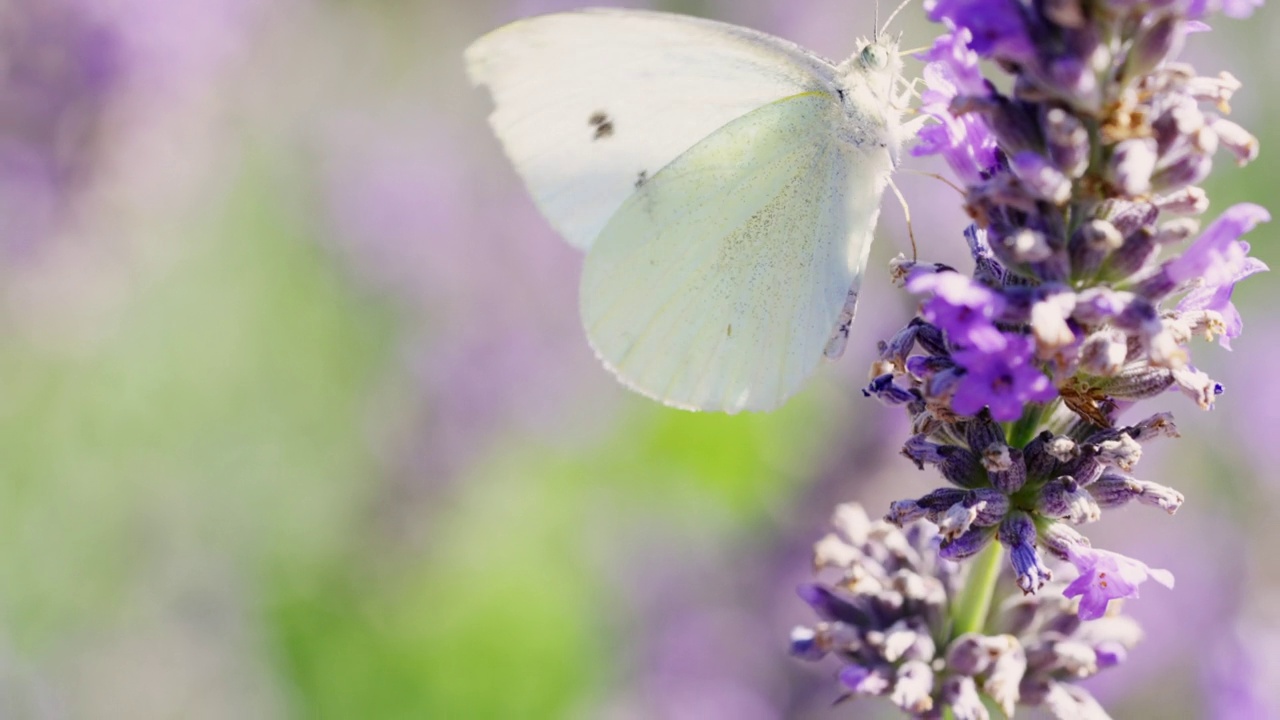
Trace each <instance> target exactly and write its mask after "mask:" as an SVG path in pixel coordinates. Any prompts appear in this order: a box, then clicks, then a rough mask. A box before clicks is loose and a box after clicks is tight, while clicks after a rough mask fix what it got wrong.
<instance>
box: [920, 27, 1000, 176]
mask: <svg viewBox="0 0 1280 720" xmlns="http://www.w3.org/2000/svg"><path fill="white" fill-rule="evenodd" d="M971 37H972V35H971V34H970V33H969V31H968V30H963V29H961V30H955V31H954V32H950V33H947V34H945V35H943V36H942V37H940V38H938V39H937V40H936V41H934V44H933V47H932V48H930V49H929V51H928V52H926V53H923V54H921V55H920V56H919V58H920V59H921V60H925V61H927V62H928V63H929V64H928V65H927V66H925V69H924V81H925V86H926V90H925V91H924V93H923V94H922V95H921V96H920V110H921V112H924V113H925V114H927V115H929V116H931V117H933V118H935V119H936V120H938V123H937V124H934V125H928V126H926V127H924V128H922V129H921V130H920V132H919V133H918V135H917V137H918V138H919V144H917V145H916V146H915V147H913V148H912V149H911V154H912V155H915V156H917V157H920V156H925V155H941V156H942V157H943V159H944V160H946V161H947V165H949V166H950V167H951V170H952V171H953V172H954V173H955V174H956V175H957V176H958V177H959V178H960V179H961V180H963V181H964V182H966V183H969V184H976V183H978V182H980V181H981V180H982V175H983V173H984V172H985V171H987V170H988V169H990V168H991V167H993V166H994V165H995V164H996V139H995V136H994V135H993V134H992V133H991V129H990V128H989V127H988V126H987V123H986V121H985V120H984V119H983V118H982V116H981V115H979V114H978V113H965V114H963V115H955V114H953V113H952V112H951V102H952V101H953V100H955V99H956V98H957V97H960V96H964V95H977V96H986V95H988V94H989V93H990V91H989V90H988V87H987V84H986V80H984V79H983V78H982V75H981V74H980V72H979V71H978V55H977V53H975V52H973V51H972V50H970V49H969V46H968V41H969V39H970V38H971Z"/></svg>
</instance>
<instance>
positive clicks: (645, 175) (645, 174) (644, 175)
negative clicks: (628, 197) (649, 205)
mask: <svg viewBox="0 0 1280 720" xmlns="http://www.w3.org/2000/svg"><path fill="white" fill-rule="evenodd" d="M648 179H649V171H648V170H641V171H640V174H639V175H636V189H639V188H640V186H641V185H643V184H645V181H647V180H648Z"/></svg>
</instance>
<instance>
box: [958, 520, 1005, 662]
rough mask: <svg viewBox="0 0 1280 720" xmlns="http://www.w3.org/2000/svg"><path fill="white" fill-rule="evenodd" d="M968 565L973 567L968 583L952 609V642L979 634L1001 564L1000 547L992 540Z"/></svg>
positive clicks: (987, 611)
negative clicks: (961, 637)
mask: <svg viewBox="0 0 1280 720" xmlns="http://www.w3.org/2000/svg"><path fill="white" fill-rule="evenodd" d="M970 562H972V563H973V564H972V567H970V568H969V579H968V580H967V581H966V582H965V585H964V590H962V591H961V592H960V597H959V599H958V600H957V601H956V604H955V605H954V606H953V608H952V615H951V617H952V619H953V620H954V624H953V625H952V632H951V636H952V637H953V638H954V637H959V636H961V635H963V634H965V633H969V632H982V628H983V626H984V625H986V622H987V614H988V613H989V612H990V611H991V600H992V598H993V596H994V595H995V592H996V581H997V580H999V578H1000V568H1001V567H1002V566H1003V564H1004V547H1002V546H1001V545H1000V543H999V542H997V541H995V540H992V541H991V542H989V543H987V547H986V549H984V550H983V551H982V552H980V553H978V555H977V557H975V558H973V560H971V561H970Z"/></svg>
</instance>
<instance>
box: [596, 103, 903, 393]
mask: <svg viewBox="0 0 1280 720" xmlns="http://www.w3.org/2000/svg"><path fill="white" fill-rule="evenodd" d="M842 112H843V111H842V109H841V107H840V104H839V102H838V101H837V100H836V98H835V97H834V96H832V95H829V94H827V93H823V92H808V93H803V94H798V95H795V96H792V97H788V98H785V99H782V100H779V101H775V102H773V103H770V104H768V105H766V106H764V107H761V108H759V109H757V110H755V111H752V112H751V113H748V114H747V115H744V116H742V117H740V118H739V119H737V120H735V121H733V122H731V123H729V124H728V125H726V126H725V127H724V128H722V129H720V130H719V131H717V132H716V133H714V134H713V135H711V136H710V137H708V138H706V139H704V140H703V141H701V142H699V143H698V144H697V145H695V146H694V147H693V148H691V149H690V150H689V151H687V152H686V153H684V154H682V155H681V156H679V157H678V158H677V159H676V160H674V161H673V162H671V163H670V164H669V165H667V166H666V167H665V168H664V169H663V170H662V171H661V172H659V173H658V174H657V175H655V176H654V177H653V178H652V179H650V180H649V181H648V182H646V183H644V184H643V185H642V186H641V187H640V188H639V189H638V190H637V191H636V192H635V193H634V194H633V195H632V196H631V197H629V198H628V199H627V200H626V201H625V202H624V203H623V205H622V207H621V208H620V209H619V210H618V212H617V213H616V214H615V215H614V216H613V217H612V219H610V220H609V222H608V224H607V225H606V226H605V228H604V230H603V231H602V232H601V233H600V236H599V237H598V238H597V239H596V241H595V243H594V244H593V245H592V247H591V249H590V251H589V252H588V253H587V259H586V265H585V267H584V270H583V277H582V292H581V311H582V318H583V323H584V325H585V326H586V329H587V335H588V337H589V338H590V341H591V345H592V347H593V348H594V349H595V351H596V353H597V354H598V355H599V356H600V358H601V360H603V361H604V363H605V364H606V365H607V366H608V367H609V368H610V369H611V370H613V372H614V373H616V374H617V375H618V377H619V379H621V380H622V382H623V383H625V384H626V385H628V386H630V387H631V388H633V389H635V390H637V391H639V392H641V393H643V394H645V395H648V396H650V397H653V398H655V399H658V400H661V401H662V402H664V403H666V404H668V405H673V406H676V407H681V408H685V409H692V410H720V411H725V412H737V411H739V410H770V409H773V408H775V407H777V406H778V405H780V404H781V403H782V401H783V400H785V399H786V398H787V397H789V396H790V395H792V394H793V393H795V392H796V390H797V389H798V388H799V387H800V385H801V383H802V382H803V380H804V379H805V378H806V377H807V376H808V375H809V374H810V373H811V372H813V370H814V368H815V367H816V366H817V364H818V363H819V361H820V360H821V358H822V356H823V350H824V348H825V347H826V345H827V343H828V341H829V340H830V339H831V336H832V333H833V331H835V330H836V329H837V326H838V325H839V322H840V320H841V310H842V309H843V308H844V307H845V305H846V298H847V296H848V293H849V292H850V288H853V290H854V292H856V290H857V280H858V279H859V278H860V277H861V273H862V268H863V267H864V266H865V264H866V258H867V251H868V249H869V247H870V241H871V230H872V228H873V227H874V224H875V217H876V214H877V212H878V207H879V200H880V196H881V194H882V192H883V190H884V187H885V182H886V180H887V177H888V174H889V171H890V169H891V167H890V163H891V161H890V160H889V156H888V153H887V152H885V151H883V150H880V151H869V150H864V149H860V148H857V147H855V146H852V145H850V144H849V143H847V142H845V141H843V140H841V139H840V137H839V133H838V132H837V129H838V128H839V127H840V123H841V122H842ZM855 171H856V172H857V173H859V182H858V183H854V184H853V185H852V186H851V184H850V182H849V180H850V177H849V176H850V173H852V172H855Z"/></svg>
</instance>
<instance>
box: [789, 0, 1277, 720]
mask: <svg viewBox="0 0 1280 720" xmlns="http://www.w3.org/2000/svg"><path fill="white" fill-rule="evenodd" d="M1256 4H1257V3H1255V2H1253V0H1194V1H1191V2H1169V1H1167V0H1161V1H1160V2H1155V1H1148V0H1123V1H1121V2H1114V3H1103V4H1099V3H1080V2H1071V1H1067V2H1029V1H1027V0H926V3H925V9H926V11H927V13H928V15H929V17H930V18H931V19H933V20H934V21H938V22H942V23H944V24H945V27H944V30H943V34H942V36H941V37H939V38H938V39H937V41H936V42H935V43H934V44H933V46H932V47H931V48H930V50H929V51H928V52H926V53H925V54H924V55H923V56H922V58H923V59H925V60H926V61H928V63H929V64H928V66H927V67H926V69H925V83H926V86H927V90H926V91H925V93H924V94H923V96H922V102H923V105H922V108H921V110H922V112H923V113H924V114H925V115H926V116H927V117H930V118H933V119H934V120H935V121H936V122H935V123H934V124H933V125H930V126H927V127H925V129H924V130H923V131H922V132H921V134H920V142H919V144H918V145H916V147H915V148H913V151H912V152H913V153H914V154H916V155H940V156H941V157H942V158H943V159H944V160H945V161H946V162H947V164H948V165H949V166H950V168H951V171H952V173H954V175H955V177H956V179H957V180H958V182H959V183H960V184H962V185H963V191H964V200H963V209H964V210H965V212H966V213H967V214H968V216H969V217H970V218H971V219H972V220H973V224H972V225H970V226H969V227H968V228H967V229H965V230H964V232H963V234H964V237H965V239H966V243H967V246H968V249H969V251H970V254H971V255H972V257H973V261H974V262H973V267H974V269H973V272H972V273H961V272H957V271H955V270H952V269H951V268H949V267H947V266H944V265H940V264H937V263H929V262H925V261H914V262H911V263H906V262H898V263H897V264H896V265H894V266H893V267H892V270H893V271H894V272H895V273H896V274H895V276H894V277H895V279H896V280H902V279H904V278H905V282H904V283H902V284H903V286H905V289H906V290H907V291H908V292H911V293H914V294H917V295H920V296H922V300H921V303H920V306H919V311H918V313H917V316H916V317H915V318H913V319H912V320H911V322H910V323H909V324H908V325H907V326H906V327H905V328H903V329H902V330H900V331H898V332H897V333H894V334H893V335H892V337H891V339H890V340H888V341H885V342H882V343H880V355H879V359H878V360H877V361H876V363H875V365H874V366H873V372H872V373H871V376H872V377H873V378H874V379H873V380H872V381H871V383H870V385H869V386H868V388H867V389H866V391H865V392H866V394H867V395H870V396H874V397H876V398H878V399H880V400H881V401H882V402H884V403H885V404H886V405H889V406H892V407H895V408H900V409H901V410H905V411H906V412H907V414H908V415H909V418H910V427H911V431H910V437H909V439H907V441H906V443H905V444H904V446H903V455H905V456H906V457H907V458H909V459H910V460H911V461H912V462H913V463H915V464H916V466H917V467H919V468H921V469H925V468H926V467H928V469H929V470H931V471H932V472H935V473H937V476H938V477H939V479H940V481H941V482H939V483H937V485H939V486H940V487H937V488H936V489H934V490H932V491H928V492H922V493H917V494H915V495H914V497H908V498H904V499H899V500H896V501H894V502H892V503H891V504H890V505H889V511H888V513H887V514H886V515H885V519H884V521H883V522H882V523H881V524H879V525H878V529H877V530H876V531H873V532H869V533H862V534H861V535H860V537H859V538H858V539H857V540H856V541H853V540H851V541H849V542H846V543H843V544H841V543H839V542H836V541H832V540H831V539H829V538H828V539H825V540H823V541H822V542H820V543H819V546H818V548H817V549H816V550H815V552H817V553H818V554H819V555H820V556H821V558H822V561H821V562H819V563H817V564H816V566H817V567H819V568H820V570H821V571H822V572H826V573H832V572H833V571H834V572H835V573H836V574H837V576H836V577H834V578H832V579H829V580H827V581H825V583H824V582H819V583H817V584H814V585H809V586H806V588H805V590H804V591H803V593H802V594H803V596H804V597H805V599H806V600H808V601H809V603H810V605H811V606H812V608H813V610H814V611H815V612H816V613H817V615H818V617H819V618H820V622H818V624H817V625H815V626H814V627H812V628H804V629H801V630H798V631H797V632H796V633H795V634H794V635H793V641H794V645H793V652H795V653H796V654H797V655H798V656H801V657H804V658H807V659H808V658H813V657H815V656H816V655H819V654H823V655H825V656H826V657H830V656H832V655H834V656H835V657H837V658H838V659H839V660H840V661H841V662H842V664H843V669H841V670H840V678H841V680H842V681H843V684H844V687H845V688H846V689H848V690H849V691H851V692H853V693H854V694H861V695H877V696H882V697H884V698H885V699H886V700H887V701H889V702H893V703H894V704H896V705H897V706H898V707H899V708H900V709H902V710H904V711H905V712H907V713H908V714H910V715H912V716H914V717H958V718H985V717H988V714H989V713H988V710H989V707H990V705H989V704H984V703H988V701H995V703H996V704H997V705H998V706H999V707H1000V709H1001V710H1002V711H1003V713H1004V715H1005V716H1008V717H1012V716H1013V714H1014V708H1015V706H1016V705H1032V706H1040V707H1042V708H1044V709H1045V710H1046V711H1048V712H1049V713H1050V714H1051V715H1053V716H1055V717H1057V718H1064V719H1065V718H1082V717H1091V718H1105V717H1106V713H1105V711H1104V710H1103V709H1102V708H1101V706H1100V705H1099V704H1098V702H1097V701H1096V700H1095V699H1094V698H1093V697H1092V696H1091V695H1090V694H1089V693H1088V692H1087V691H1085V690H1083V689H1082V688H1080V686H1079V685H1077V684H1075V682H1076V680H1078V679H1080V678H1081V677H1084V676H1087V675H1090V674H1093V673H1095V672H1097V671H1098V670H1100V669H1102V668H1104V667H1108V666H1111V665H1114V664H1116V663H1119V662H1121V661H1122V660H1123V659H1124V658H1125V656H1126V654H1127V650H1128V648H1130V647H1131V646H1132V645H1133V643H1134V642H1136V639H1137V636H1138V635H1139V630H1138V628H1137V626H1136V624H1134V623H1133V622H1132V621H1131V620H1129V619H1127V618H1124V617H1123V616H1121V615H1120V614H1119V613H1118V610H1117V607H1116V606H1113V605H1111V601H1112V600H1118V599H1129V598H1136V597H1138V592H1139V590H1140V588H1141V586H1142V585H1143V584H1144V583H1145V582H1147V581H1148V580H1154V581H1155V582H1157V583H1159V584H1161V585H1165V586H1167V587H1169V588H1172V587H1173V575H1172V574H1170V573H1169V572H1168V571H1167V570H1162V569H1158V568H1152V567H1149V566H1147V565H1146V564H1145V563H1143V562H1141V561H1140V560H1135V559H1133V558H1129V557H1126V556H1124V555H1122V554H1120V553H1117V552H1113V551H1110V550H1105V549H1099V548H1094V547H1092V544H1091V543H1090V541H1089V539H1088V538H1087V537H1086V536H1085V535H1084V534H1082V533H1081V529H1082V528H1085V527H1087V526H1088V524H1089V523H1092V522H1095V521H1097V520H1099V519H1100V518H1101V516H1102V515H1103V514H1106V513H1108V512H1113V511H1114V509H1115V508H1119V507H1122V506H1127V505H1133V504H1137V505H1142V506H1146V507H1151V508H1156V509H1159V510H1162V511H1164V513H1165V514H1167V516H1172V515H1173V514H1174V513H1175V512H1176V511H1177V510H1178V509H1179V508H1180V507H1181V506H1182V504H1183V503H1184V502H1185V501H1186V498H1185V497H1184V496H1183V495H1182V493H1180V492H1178V491H1177V490H1176V489H1174V488H1172V487H1168V486H1165V485H1162V484H1158V483H1154V482H1149V481H1144V480H1139V479H1138V478H1137V477H1134V476H1133V475H1131V474H1130V473H1131V472H1134V470H1133V468H1134V466H1135V465H1137V464H1138V463H1139V461H1140V460H1141V458H1142V455H1143V447H1144V445H1145V444H1146V443H1148V442H1153V441H1155V440H1157V439H1159V438H1162V437H1176V436H1177V432H1176V431H1175V429H1174V426H1173V423H1172V416H1171V415H1170V414H1169V413H1168V412H1163V411H1159V410H1162V409H1156V410H1153V411H1151V412H1148V413H1147V417H1146V418H1145V419H1142V416H1141V415H1138V416H1136V417H1125V413H1126V412H1127V411H1128V410H1129V409H1130V408H1132V407H1133V406H1134V405H1135V404H1136V403H1137V402H1140V401H1153V400H1160V401H1162V402H1163V401H1168V402H1185V401H1183V400H1182V399H1181V398H1178V397H1176V395H1175V394H1174V393H1172V392H1170V391H1173V390H1177V391H1179V392H1180V393H1181V394H1183V395H1186V396H1188V397H1189V398H1191V400H1192V401H1193V402H1194V405H1195V406H1198V407H1200V408H1202V409H1206V410H1207V409H1210V408H1211V407H1212V406H1213V403H1214V401H1215V400H1216V399H1217V398H1218V396H1219V395H1221V394H1222V385H1221V384H1220V383H1218V382H1217V381H1215V380H1214V379H1213V378H1211V377H1210V376H1209V374H1208V373H1206V372H1204V371H1203V370H1201V369H1199V368H1200V367H1206V366H1207V364H1205V363H1197V362H1196V358H1194V357H1193V350H1195V352H1200V350H1199V349H1196V348H1195V347H1194V345H1195V343H1196V340H1197V338H1203V339H1207V340H1212V339H1215V338H1216V339H1218V341H1219V342H1220V344H1221V345H1223V346H1225V347H1229V345H1230V341H1231V340H1234V339H1235V338H1237V337H1239V336H1240V333H1241V330H1242V329H1243V322H1242V320H1241V317H1240V313H1239V311H1238V310H1237V308H1236V307H1235V305H1234V304H1232V302H1231V296H1232V292H1233V291H1234V289H1235V285H1236V283H1238V282H1240V281H1241V280H1243V279H1245V278H1247V277H1250V276H1252V275H1254V274H1257V273H1259V272H1261V271H1263V270H1266V269H1267V267H1266V265H1264V264H1263V263H1262V262H1261V261H1260V260H1258V259H1256V258H1252V257H1250V256H1249V245H1248V244H1247V243H1246V242H1244V241H1243V240H1242V239H1241V238H1242V237H1243V236H1244V235H1245V234H1246V233H1248V232H1250V231H1252V230H1253V229H1254V228H1255V227H1256V226H1257V225H1258V224H1259V223H1262V222H1266V221H1268V220H1269V219H1270V215H1269V213H1268V212H1267V211H1266V210H1265V209H1263V208H1262V207H1260V206H1258V205H1254V204H1250V203H1244V204H1240V205H1236V206H1234V207H1231V208H1228V209H1227V210H1226V211H1225V212H1223V213H1222V214H1221V216H1220V217H1219V218H1217V219H1216V220H1215V221H1214V222H1212V223H1210V224H1208V225H1207V227H1206V228H1205V229H1204V231H1203V232H1200V220H1199V218H1198V216H1200V215H1203V214H1204V213H1205V212H1207V210H1208V208H1209V197H1208V194H1207V193H1206V191H1205V190H1204V189H1203V188H1202V187H1199V186H1198V183H1200V182H1201V181H1202V180H1203V179H1204V178H1206V177H1207V176H1208V174H1209V173H1210V172H1211V171H1212V169H1213V165H1214V161H1215V159H1216V158H1217V157H1218V156H1219V154H1218V153H1217V152H1216V151H1217V150H1219V149H1223V150H1225V151H1226V152H1225V153H1222V154H1221V155H1222V156H1225V157H1228V158H1230V159H1232V160H1234V161H1235V162H1236V163H1239V164H1245V163H1248V162H1250V161H1252V160H1253V159H1254V158H1255V157H1257V154H1258V142H1257V138H1256V137H1254V136H1253V135H1252V134H1251V133H1250V132H1249V131H1248V130H1246V129H1245V128H1243V127H1241V126H1239V125H1237V124H1236V123H1235V122H1233V121H1230V120H1227V119H1226V118H1225V117H1224V116H1225V114H1226V113H1227V112H1228V110H1229V107H1228V103H1229V101H1230V100H1231V99H1232V95H1233V94H1234V93H1235V92H1237V91H1239V90H1240V89H1241V83H1240V82H1239V81H1238V80H1236V79H1235V78H1234V77H1231V76H1230V75H1229V74H1227V73H1216V74H1210V75H1203V76H1202V75H1200V74H1199V73H1198V72H1197V71H1196V70H1195V69H1194V68H1192V67H1190V66H1189V65H1187V64H1185V63H1181V62H1174V60H1175V58H1176V57H1177V55H1178V53H1179V52H1180V51H1181V49H1182V47H1183V45H1184V44H1185V43H1186V42H1187V41H1188V40H1189V39H1191V37H1193V33H1194V32H1195V31H1197V30H1199V29H1203V25H1204V24H1203V22H1202V18H1203V17H1204V16H1205V15H1206V14H1207V13H1210V12H1217V11H1222V12H1224V13H1226V14H1228V15H1232V16H1242V15H1246V14H1248V12H1249V11H1251V10H1252V8H1253V7H1254V6H1256ZM979 58H982V59H987V60H993V61H994V62H993V63H990V65H991V66H993V67H994V68H997V69H998V70H999V71H1000V72H1003V73H1007V74H1009V75H1012V77H1011V78H1005V79H1004V80H1002V81H999V82H996V81H992V80H989V79H988V78H986V77H984V76H983V73H982V68H983V67H985V66H983V65H980V64H979ZM1002 88H1007V90H1002ZM959 234H960V233H959V232H957V235H959ZM1188 241H1190V242H1189V243H1188ZM1137 472H1140V471H1137ZM1135 501H1136V503H1135ZM890 526H896V528H899V530H897V531H896V532H895V531H890V530H889V529H886V528H887V527H890ZM993 541H994V542H993ZM1068 566H1074V567H1075V579H1074V580H1072V581H1071V582H1070V583H1065V582H1063V581H1061V580H1056V579H1055V578H1056V577H1058V576H1065V577H1067V578H1071V577H1072V575H1073V574H1072V572H1071V569H1070V567H1068ZM971 568H976V569H972V570H971ZM1002 569H1003V571H1004V574H1005V576H1006V577H1008V576H1009V575H1010V574H1011V575H1012V579H1013V582H1008V581H1007V580H1006V581H1004V582H1001V581H1000V580H999V577H1000V575H1001V570H1002ZM1064 571H1065V572H1064ZM820 588H823V589H820ZM1104 616H1105V617H1106V619H1105V620H1102V621H1100V622H1096V623H1092V622H1091V623H1086V622H1082V621H1091V620H1098V619H1100V618H1103V617H1104ZM1081 628H1087V630H1084V631H1081ZM1094 633H1098V634H1100V635H1106V637H1105V638H1101V637H1099V636H1098V635H1095V634H1094ZM926 637H927V638H928V639H927V640H926ZM891 638H892V642H890V639H891ZM824 648H825V649H827V650H826V651H824V652H822V653H819V652H817V650H822V649H824ZM908 648H909V650H908Z"/></svg>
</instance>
